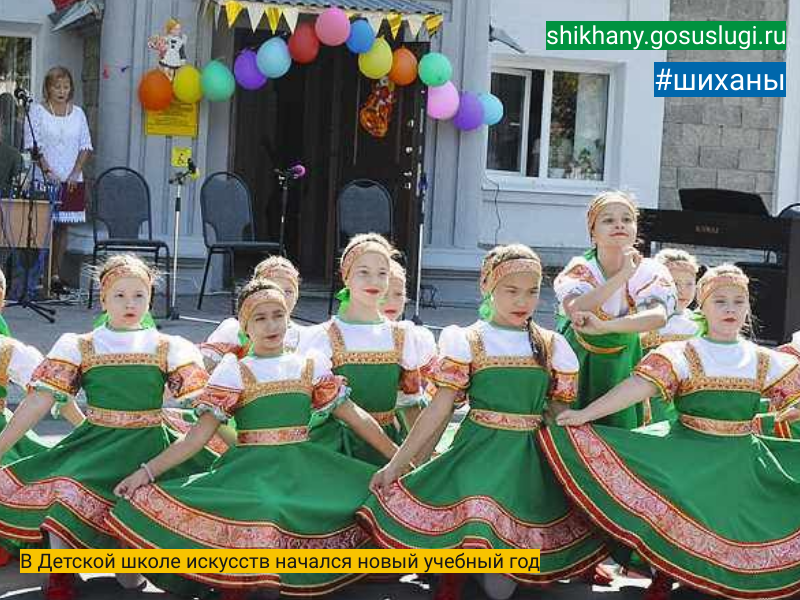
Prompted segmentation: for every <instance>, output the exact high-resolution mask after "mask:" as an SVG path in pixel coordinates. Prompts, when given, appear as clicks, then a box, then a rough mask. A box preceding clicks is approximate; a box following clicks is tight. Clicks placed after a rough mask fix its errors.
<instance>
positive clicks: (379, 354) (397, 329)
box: [299, 233, 435, 466]
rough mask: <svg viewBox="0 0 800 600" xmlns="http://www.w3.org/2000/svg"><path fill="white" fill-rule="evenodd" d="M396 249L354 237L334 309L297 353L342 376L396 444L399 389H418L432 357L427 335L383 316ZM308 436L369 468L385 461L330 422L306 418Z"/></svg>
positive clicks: (412, 391)
mask: <svg viewBox="0 0 800 600" xmlns="http://www.w3.org/2000/svg"><path fill="white" fill-rule="evenodd" d="M396 253H397V251H396V250H395V249H394V248H393V247H392V245H391V244H390V243H389V242H388V241H387V240H386V239H385V238H383V237H382V236H380V235H378V234H375V233H369V234H363V235H357V236H355V237H354V238H353V239H351V240H350V242H349V243H348V244H347V247H346V248H345V250H344V253H343V254H342V261H341V273H342V280H343V281H344V284H345V288H344V289H343V290H341V291H340V292H339V294H338V297H339V299H340V302H341V304H340V306H339V314H338V315H337V316H336V317H333V318H332V319H331V320H329V321H327V322H326V323H322V324H321V325H318V326H316V327H314V328H312V329H313V330H314V331H313V333H312V334H310V335H308V336H306V338H305V339H304V340H303V341H301V344H300V348H299V351H300V352H308V351H310V350H313V351H315V352H318V353H319V354H321V355H322V356H324V357H326V358H327V359H328V360H330V361H331V363H332V364H333V372H334V373H336V374H337V375H343V376H344V377H346V378H347V381H348V384H349V386H350V388H351V389H352V395H351V397H352V399H353V402H355V403H356V404H358V405H359V406H360V407H361V408H363V409H364V410H366V411H367V412H368V413H370V414H371V415H372V417H373V418H374V419H375V420H376V421H377V422H378V423H379V424H380V425H381V426H382V427H383V429H384V431H385V432H386V434H387V435H388V436H389V437H390V438H392V439H393V440H394V441H395V442H397V443H400V442H402V440H403V436H404V432H403V428H402V427H401V425H400V421H399V420H398V417H397V408H398V407H397V398H398V391H401V392H404V393H406V394H412V395H413V394H418V393H419V391H420V370H421V369H422V368H423V367H425V366H426V365H427V364H428V363H429V362H430V361H431V359H432V358H433V357H434V355H435V352H434V346H433V345H431V344H430V340H429V335H427V332H424V331H422V330H421V328H418V327H416V326H415V325H414V324H413V323H411V322H410V321H400V322H393V321H390V320H388V319H387V318H386V317H385V316H384V315H383V314H382V313H381V308H382V306H383V304H384V300H385V298H386V294H387V291H388V289H389V273H390V269H391V264H390V263H391V260H392V258H393V257H394V255H395V254H396ZM311 439H313V440H314V441H316V442H317V443H320V444H325V445H326V446H327V447H329V448H331V449H334V450H336V451H338V452H342V453H344V454H347V455H348V456H355V457H356V458H359V459H361V460H364V461H367V462H370V463H372V464H375V465H378V466H380V465H384V464H385V463H386V458H385V457H384V456H382V455H381V454H379V453H377V452H375V450H374V449H373V448H372V447H371V446H369V445H368V444H366V443H365V442H364V441H363V440H361V438H359V437H358V436H354V435H353V434H352V432H350V431H349V430H348V428H347V427H346V426H344V425H343V424H341V423H340V422H338V421H337V420H336V419H327V420H324V421H315V422H314V423H312V429H311Z"/></svg>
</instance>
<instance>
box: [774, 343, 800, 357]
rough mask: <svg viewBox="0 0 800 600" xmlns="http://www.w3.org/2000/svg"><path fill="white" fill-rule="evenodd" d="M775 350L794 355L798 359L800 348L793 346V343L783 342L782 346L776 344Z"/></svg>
mask: <svg viewBox="0 0 800 600" xmlns="http://www.w3.org/2000/svg"><path fill="white" fill-rule="evenodd" d="M776 350H777V351H778V352H783V353H784V354H789V355H791V356H794V357H795V358H796V359H797V360H800V350H798V349H797V348H795V347H794V344H784V345H783V346H778V347H777V348H776Z"/></svg>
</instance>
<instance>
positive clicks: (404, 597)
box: [0, 290, 704, 600]
mask: <svg viewBox="0 0 800 600" xmlns="http://www.w3.org/2000/svg"><path fill="white" fill-rule="evenodd" d="M74 300H76V302H74V303H72V304H70V305H65V306H61V305H56V306H54V308H55V309H56V310H57V315H56V322H55V323H53V324H49V323H47V322H46V321H45V320H44V319H42V318H41V317H40V316H39V315H37V314H35V313H34V312H32V311H30V310H27V309H24V308H21V307H9V308H7V309H6V310H5V311H4V313H3V314H4V316H5V318H6V320H7V321H8V323H9V325H10V327H11V329H12V332H13V334H14V336H15V337H17V338H18V339H20V340H22V341H24V342H26V343H28V344H32V345H34V346H36V347H37V348H39V349H40V350H41V351H42V352H43V353H46V352H47V350H49V348H50V347H51V346H52V345H53V344H54V343H55V341H56V340H57V339H58V337H59V336H60V335H61V334H63V333H67V332H78V333H80V332H84V331H89V330H90V329H91V327H92V321H93V319H94V317H95V316H96V315H97V313H98V312H99V309H98V308H97V307H95V310H88V309H87V308H86V306H85V301H84V298H82V297H80V296H79V295H76V297H75V298H74ZM196 300H197V299H196V297H192V296H181V297H180V299H179V303H178V307H179V309H180V313H181V315H182V316H183V317H190V318H193V319H204V320H206V321H208V322H205V321H197V320H178V321H167V320H158V319H157V322H158V325H159V328H160V329H161V330H162V331H164V332H165V333H168V334H172V335H181V336H184V337H186V338H188V339H190V340H191V341H193V342H200V341H202V340H204V339H205V338H206V337H207V336H208V334H210V333H211V332H212V331H213V330H214V328H215V326H216V322H219V321H221V320H223V319H224V318H226V317H228V316H230V307H231V303H230V297H229V296H228V295H227V294H218V295H211V296H207V297H206V299H205V301H204V306H203V311H202V312H201V311H197V310H196V308H195V305H196ZM554 305H555V300H554V298H553V296H552V291H550V290H546V291H545V292H544V294H543V297H542V301H541V303H540V307H539V310H538V311H537V321H538V322H539V323H541V324H542V325H544V326H546V327H552V326H553V308H554ZM476 308H477V307H473V306H439V307H437V308H431V307H425V308H423V309H422V310H421V317H422V320H423V322H424V323H425V324H426V325H429V326H431V327H432V328H433V329H434V331H438V330H439V329H440V328H441V327H444V326H446V325H450V324H458V325H467V324H469V323H472V322H473V321H474V320H475V319H476ZM163 312H164V306H163V298H159V299H157V302H156V306H155V314H156V317H158V315H159V314H162V313H163ZM412 312H413V307H411V308H409V311H408V313H407V314H408V315H409V316H410V314H411V313H412ZM294 316H295V317H296V318H297V319H298V321H300V322H304V321H309V322H313V323H318V322H321V321H323V320H325V318H326V316H327V299H326V298H325V297H324V295H323V294H322V293H321V292H319V291H318V292H316V293H315V292H314V291H313V290H312V291H311V292H309V293H307V294H305V295H303V296H302V297H301V299H300V302H299V303H298V306H297V308H296V310H295V315H294ZM20 396H21V394H20V392H19V390H16V391H14V390H12V391H11V394H10V398H9V400H10V402H9V403H10V405H11V406H12V408H13V405H14V404H15V403H16V402H17V401H18V400H19V398H20ZM36 431H37V433H39V434H40V435H42V436H43V437H44V438H45V439H46V440H48V441H49V442H51V443H54V442H56V441H57V440H59V439H60V438H61V437H63V436H64V435H65V434H66V433H67V432H68V431H69V428H68V427H67V426H65V424H64V423H63V422H62V421H54V420H52V419H49V418H48V419H45V420H44V421H43V422H42V423H41V424H40V425H39V426H38V427H37V428H36ZM82 578H83V579H84V581H83V582H82V583H81V584H80V586H79V598H81V599H82V600H105V599H108V598H115V599H116V600H147V599H149V600H160V598H170V596H169V595H168V594H164V593H162V592H160V591H159V590H157V589H156V588H155V587H153V586H152V585H149V584H148V586H147V587H146V588H145V589H144V590H142V591H127V590H123V589H122V588H120V587H119V586H118V585H117V583H116V581H115V579H114V577H113V575H111V574H95V575H89V574H86V575H83V576H82ZM42 583H43V576H42V575H32V574H20V573H19V571H18V566H17V563H11V564H10V565H8V566H6V567H4V568H0V598H2V599H5V598H13V599H14V600H40V599H41V598H42V593H41V585H42ZM648 583H649V582H648V581H647V580H643V579H630V578H624V577H619V578H617V580H616V581H615V582H614V585H613V586H612V587H608V588H600V587H594V588H592V587H590V586H589V585H587V584H583V583H559V584H555V585H552V586H548V587H547V588H527V589H518V590H517V592H516V594H515V595H514V598H517V599H523V598H530V599H533V598H536V599H541V600H584V599H602V598H607V599H608V600H637V599H640V598H641V596H642V588H644V587H646V586H647V584H648ZM330 597H331V598H336V599H342V600H427V599H428V598H430V597H431V593H430V586H429V585H428V584H427V583H425V582H424V581H421V580H419V579H417V578H416V577H414V576H407V577H403V578H402V579H400V580H398V581H397V582H394V583H386V582H381V583H360V584H356V585H353V586H350V587H348V588H346V589H345V590H342V591H339V592H336V593H334V594H332V595H331V596H330ZM463 597H464V600H477V599H481V598H485V597H486V596H485V595H484V594H483V592H482V590H481V589H480V587H479V586H478V585H477V584H476V583H475V582H471V583H470V584H468V586H467V587H466V589H465V591H464V596H463ZM256 598H258V596H257V595H256V596H254V597H253V599H254V600H255V599H256ZM673 598H674V599H675V600H695V599H701V598H704V596H702V595H700V594H696V593H694V592H691V591H688V590H679V591H678V592H676V593H675V594H673Z"/></svg>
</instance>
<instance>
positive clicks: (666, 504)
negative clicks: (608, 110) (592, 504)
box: [543, 425, 800, 573]
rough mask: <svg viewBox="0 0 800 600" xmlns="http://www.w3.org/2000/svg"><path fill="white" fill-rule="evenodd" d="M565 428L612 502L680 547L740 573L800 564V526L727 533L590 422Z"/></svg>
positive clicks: (780, 568) (759, 571) (547, 440)
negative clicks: (674, 496)
mask: <svg viewBox="0 0 800 600" xmlns="http://www.w3.org/2000/svg"><path fill="white" fill-rule="evenodd" d="M564 431H565V432H566V433H567V436H568V437H569V439H570V442H571V443H572V446H573V447H574V449H575V451H576V452H577V454H578V456H579V457H580V460H581V461H582V462H583V464H584V465H585V467H586V468H587V469H588V470H589V472H590V473H591V476H592V478H593V479H594V480H595V481H596V482H597V483H598V484H599V485H600V486H601V487H602V488H603V489H604V491H605V492H606V493H607V494H608V495H609V496H610V497H611V498H612V499H613V500H614V502H616V503H617V504H619V505H620V506H621V507H622V508H623V509H624V510H627V511H628V512H630V513H632V514H633V515H634V516H635V517H636V518H638V519H641V520H642V521H644V522H646V523H647V525H648V526H650V527H652V528H653V529H654V530H655V531H656V532H657V533H658V535H659V536H660V537H662V538H663V539H664V540H666V541H668V542H669V543H670V544H672V545H674V546H676V547H677V548H680V549H681V550H682V551H684V552H687V553H689V554H691V555H693V556H696V557H698V558H700V559H702V560H705V561H708V562H710V563H712V564H714V565H717V566H720V567H722V568H725V569H729V570H732V571H736V572H739V573H766V572H770V571H779V570H784V569H787V568H790V567H796V566H797V565H800V531H796V532H794V533H792V534H791V535H789V536H787V537H785V538H782V539H779V540H771V541H765V542H737V541H734V540H730V539H727V538H724V537H722V536H720V535H718V534H716V533H714V532H713V531H711V530H709V529H707V528H706V527H704V526H703V525H701V524H700V523H698V522H697V521H696V520H695V519H693V518H692V517H690V516H689V515H687V514H686V513H685V512H683V511H682V510H681V509H680V508H678V507H677V506H675V505H674V504H673V503H672V502H670V501H669V500H668V499H667V498H665V497H664V496H662V495H661V494H660V493H659V492H658V491H656V490H655V489H653V488H652V487H650V486H649V485H647V484H646V483H645V482H644V481H642V480H641V479H639V477H638V476H637V475H636V474H635V473H633V472H632V471H630V470H629V469H628V467H627V466H626V465H625V463H624V462H623V461H622V459H621V458H620V457H619V456H618V455H617V454H616V453H615V451H614V449H613V448H612V447H611V446H610V445H609V444H608V443H606V441H605V440H603V439H602V438H601V437H600V436H599V435H598V434H597V432H596V431H595V430H594V428H593V427H592V426H591V425H583V426H580V427H566V428H565V429H564ZM543 439H544V442H545V446H546V447H547V453H548V455H552V454H551V453H552V450H551V448H550V446H551V444H552V442H551V441H550V440H551V439H552V438H550V436H548V435H545V436H544V438H543ZM556 452H557V451H556ZM584 506H585V505H584Z"/></svg>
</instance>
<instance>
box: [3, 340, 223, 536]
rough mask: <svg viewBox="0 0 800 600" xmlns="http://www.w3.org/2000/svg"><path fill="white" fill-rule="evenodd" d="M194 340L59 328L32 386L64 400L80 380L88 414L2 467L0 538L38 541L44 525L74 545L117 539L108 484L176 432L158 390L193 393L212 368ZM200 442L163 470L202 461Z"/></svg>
mask: <svg viewBox="0 0 800 600" xmlns="http://www.w3.org/2000/svg"><path fill="white" fill-rule="evenodd" d="M201 364H202V358H201V356H200V354H199V352H198V350H197V348H196V347H195V346H194V345H193V344H191V343H190V342H188V341H186V340H184V339H182V338H179V337H175V336H166V335H162V334H160V333H159V332H158V331H156V330H155V329H146V330H138V331H112V330H110V329H108V328H106V327H104V326H103V327H99V328H98V329H95V330H94V331H93V332H91V333H89V334H86V335H75V334H65V335H63V336H62V337H61V338H60V339H59V340H58V342H56V344H55V346H54V347H53V349H52V350H51V351H50V353H49V354H48V357H47V358H46V359H45V360H44V362H42V364H41V365H40V366H39V367H38V368H37V369H36V371H35V372H34V374H33V376H32V379H31V387H33V388H34V389H38V390H43V391H47V392H50V393H52V394H53V395H54V397H55V398H56V401H57V402H59V403H64V402H66V401H67V400H68V399H70V398H74V396H75V395H76V394H77V393H78V391H79V390H80V389H81V388H83V390H84V391H85V392H86V397H87V401H88V408H87V412H86V420H85V421H84V422H83V423H82V424H81V425H80V426H79V427H77V428H76V429H75V430H74V431H73V432H72V433H70V434H69V435H68V436H66V437H65V438H64V439H63V440H61V441H60V442H59V443H58V444H56V445H55V446H53V447H52V448H49V449H47V450H45V451H43V452H39V453H37V454H34V455H33V456H28V457H26V458H22V459H21V460H18V461H16V462H14V463H12V464H10V465H7V466H5V467H3V468H2V469H0V537H2V538H4V541H9V542H16V543H19V544H23V543H27V544H34V545H36V544H42V543H43V542H44V541H45V536H44V533H45V532H48V533H52V534H55V535H57V536H59V537H61V538H62V539H63V540H64V541H65V542H67V543H68V544H70V545H72V546H74V547H76V548H113V547H116V540H115V539H114V538H113V536H112V534H111V531H110V529H109V527H108V525H107V524H106V522H105V519H106V516H107V515H108V513H109V511H110V510H111V508H112V507H113V505H114V503H115V501H116V497H115V496H114V495H113V489H114V487H115V486H116V485H117V484H118V483H119V482H120V481H122V480H123V479H124V478H125V477H127V476H128V475H130V474H131V473H133V472H134V471H136V470H137V469H138V468H139V465H141V463H143V462H146V461H148V460H150V459H151V458H153V457H154V456H156V455H157V454H159V453H160V452H161V451H162V450H164V449H165V448H166V447H167V446H168V445H169V444H170V443H171V442H172V441H173V440H175V439H176V437H177V436H176V434H175V433H174V432H173V431H172V430H171V429H169V428H168V427H166V426H165V425H164V421H163V413H162V408H161V405H162V398H163V394H164V386H165V385H167V386H169V389H170V390H171V392H172V395H173V396H174V397H175V398H177V399H187V398H189V397H191V396H192V395H194V394H197V393H199V392H200V391H201V390H202V388H203V386H204V385H205V383H206V381H207V379H208V375H207V373H206V372H205V369H204V368H203V367H202V366H201ZM215 458H216V455H215V454H213V453H211V452H209V451H206V450H204V451H202V452H201V453H200V454H198V455H197V456H196V457H195V458H194V460H192V461H191V462H187V463H185V464H184V465H182V467H180V468H178V469H175V470H174V471H173V472H171V473H168V474H167V476H170V475H171V476H177V475H181V474H184V473H191V472H193V471H195V470H201V469H204V468H207V467H208V465H210V464H211V462H212V461H213V460H214V459H215Z"/></svg>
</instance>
